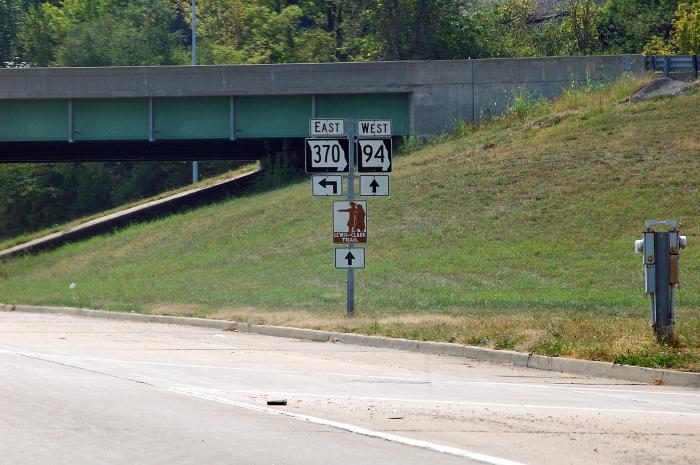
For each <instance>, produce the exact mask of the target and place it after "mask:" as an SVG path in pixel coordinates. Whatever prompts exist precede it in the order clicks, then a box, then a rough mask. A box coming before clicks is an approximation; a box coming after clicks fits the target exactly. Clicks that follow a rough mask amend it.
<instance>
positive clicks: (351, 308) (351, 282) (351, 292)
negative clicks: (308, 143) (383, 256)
mask: <svg viewBox="0 0 700 465" xmlns="http://www.w3.org/2000/svg"><path fill="white" fill-rule="evenodd" d="M347 126H348V128H347V132H348V140H349V141H350V147H349V149H350V157H349V158H350V161H349V165H350V166H349V167H348V201H351V200H353V199H354V198H355V129H356V128H355V122H354V121H348V125H347ZM348 253H350V254H352V243H348ZM347 316H348V318H354V317H355V270H354V269H353V268H348V304H347Z"/></svg>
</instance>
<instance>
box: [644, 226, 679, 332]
mask: <svg viewBox="0 0 700 465" xmlns="http://www.w3.org/2000/svg"><path fill="white" fill-rule="evenodd" d="M678 228H679V224H678V221H676V220H663V221H659V220H646V221H645V222H644V232H643V233H642V239H641V240H638V241H635V243H634V249H635V252H637V253H641V254H642V264H643V265H644V292H645V293H646V294H647V295H648V296H649V298H650V300H651V322H652V327H653V329H654V333H655V334H656V335H657V336H658V337H660V338H663V339H672V338H673V327H674V325H675V322H676V313H675V296H674V293H675V291H676V289H677V288H678V287H679V285H680V250H681V249H684V248H685V247H686V245H687V243H688V240H687V238H686V237H685V236H681V235H680V234H679V229H678Z"/></svg>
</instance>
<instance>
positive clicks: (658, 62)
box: [644, 55, 700, 79]
mask: <svg viewBox="0 0 700 465" xmlns="http://www.w3.org/2000/svg"><path fill="white" fill-rule="evenodd" d="M644 60H645V65H646V68H647V69H648V70H650V71H652V72H654V73H656V72H659V71H661V72H663V73H664V76H665V77H669V75H670V74H671V73H687V74H690V75H692V76H693V79H697V78H698V68H699V67H700V55H681V56H661V55H649V56H646V57H644Z"/></svg>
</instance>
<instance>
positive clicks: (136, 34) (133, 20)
mask: <svg viewBox="0 0 700 465" xmlns="http://www.w3.org/2000/svg"><path fill="white" fill-rule="evenodd" d="M176 18H177V10H176V9H175V6H174V5H173V4H172V3H171V2H169V1H168V0H151V1H149V0H61V1H59V2H58V3H56V4H55V5H54V4H52V3H48V2H45V3H42V4H40V5H38V6H36V7H31V8H29V10H28V12H27V15H26V18H25V21H24V22H23V25H22V30H21V32H20V38H21V42H22V49H23V56H24V59H25V60H26V61H29V62H31V63H34V64H35V65H38V66H48V65H58V66H113V65H157V64H175V63H177V62H179V61H180V59H179V58H178V57H179V56H180V55H181V54H179V53H178V47H179V46H180V42H181V41H182V33H181V31H173V30H171V29H172V25H173V23H174V22H175V20H176Z"/></svg>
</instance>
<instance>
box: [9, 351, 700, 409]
mask: <svg viewBox="0 0 700 465" xmlns="http://www.w3.org/2000/svg"><path fill="white" fill-rule="evenodd" d="M3 353H4V354H9V355H26V356H31V357H56V358H69V359H74V360H83V361H92V362H105V363H130V364H135V365H153V366H167V367H180V368H199V369H207V370H230V371H245V372H254V373H283V374H292V375H301V376H309V375H312V376H334V377H342V378H358V379H362V378H367V379H386V380H396V381H412V382H421V383H434V384H435V383H453V384H467V385H479V384H483V385H487V386H509V387H510V386H513V387H527V388H537V389H564V390H570V391H579V392H583V393H585V392H586V391H592V392H610V393H619V394H654V395H664V396H669V395H672V396H689V397H700V393H694V392H678V391H671V390H667V389H662V390H657V389H658V387H653V388H652V387H651V386H650V390H648V391H643V390H639V389H635V390H632V389H608V388H595V387H590V388H589V387H586V386H581V385H576V386H562V385H547V384H530V383H506V382H499V381H481V380H478V381H474V380H470V381H467V380H459V379H440V378H408V377H401V376H378V375H366V374H352V373H333V372H308V371H299V370H273V369H266V368H243V367H226V366H216V365H194V364H187V363H168V362H149V361H139V360H121V359H111V358H98V357H82V356H78V355H57V354H42V353H33V352H19V351H14V350H8V349H0V354H3ZM652 389H654V390H652Z"/></svg>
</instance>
